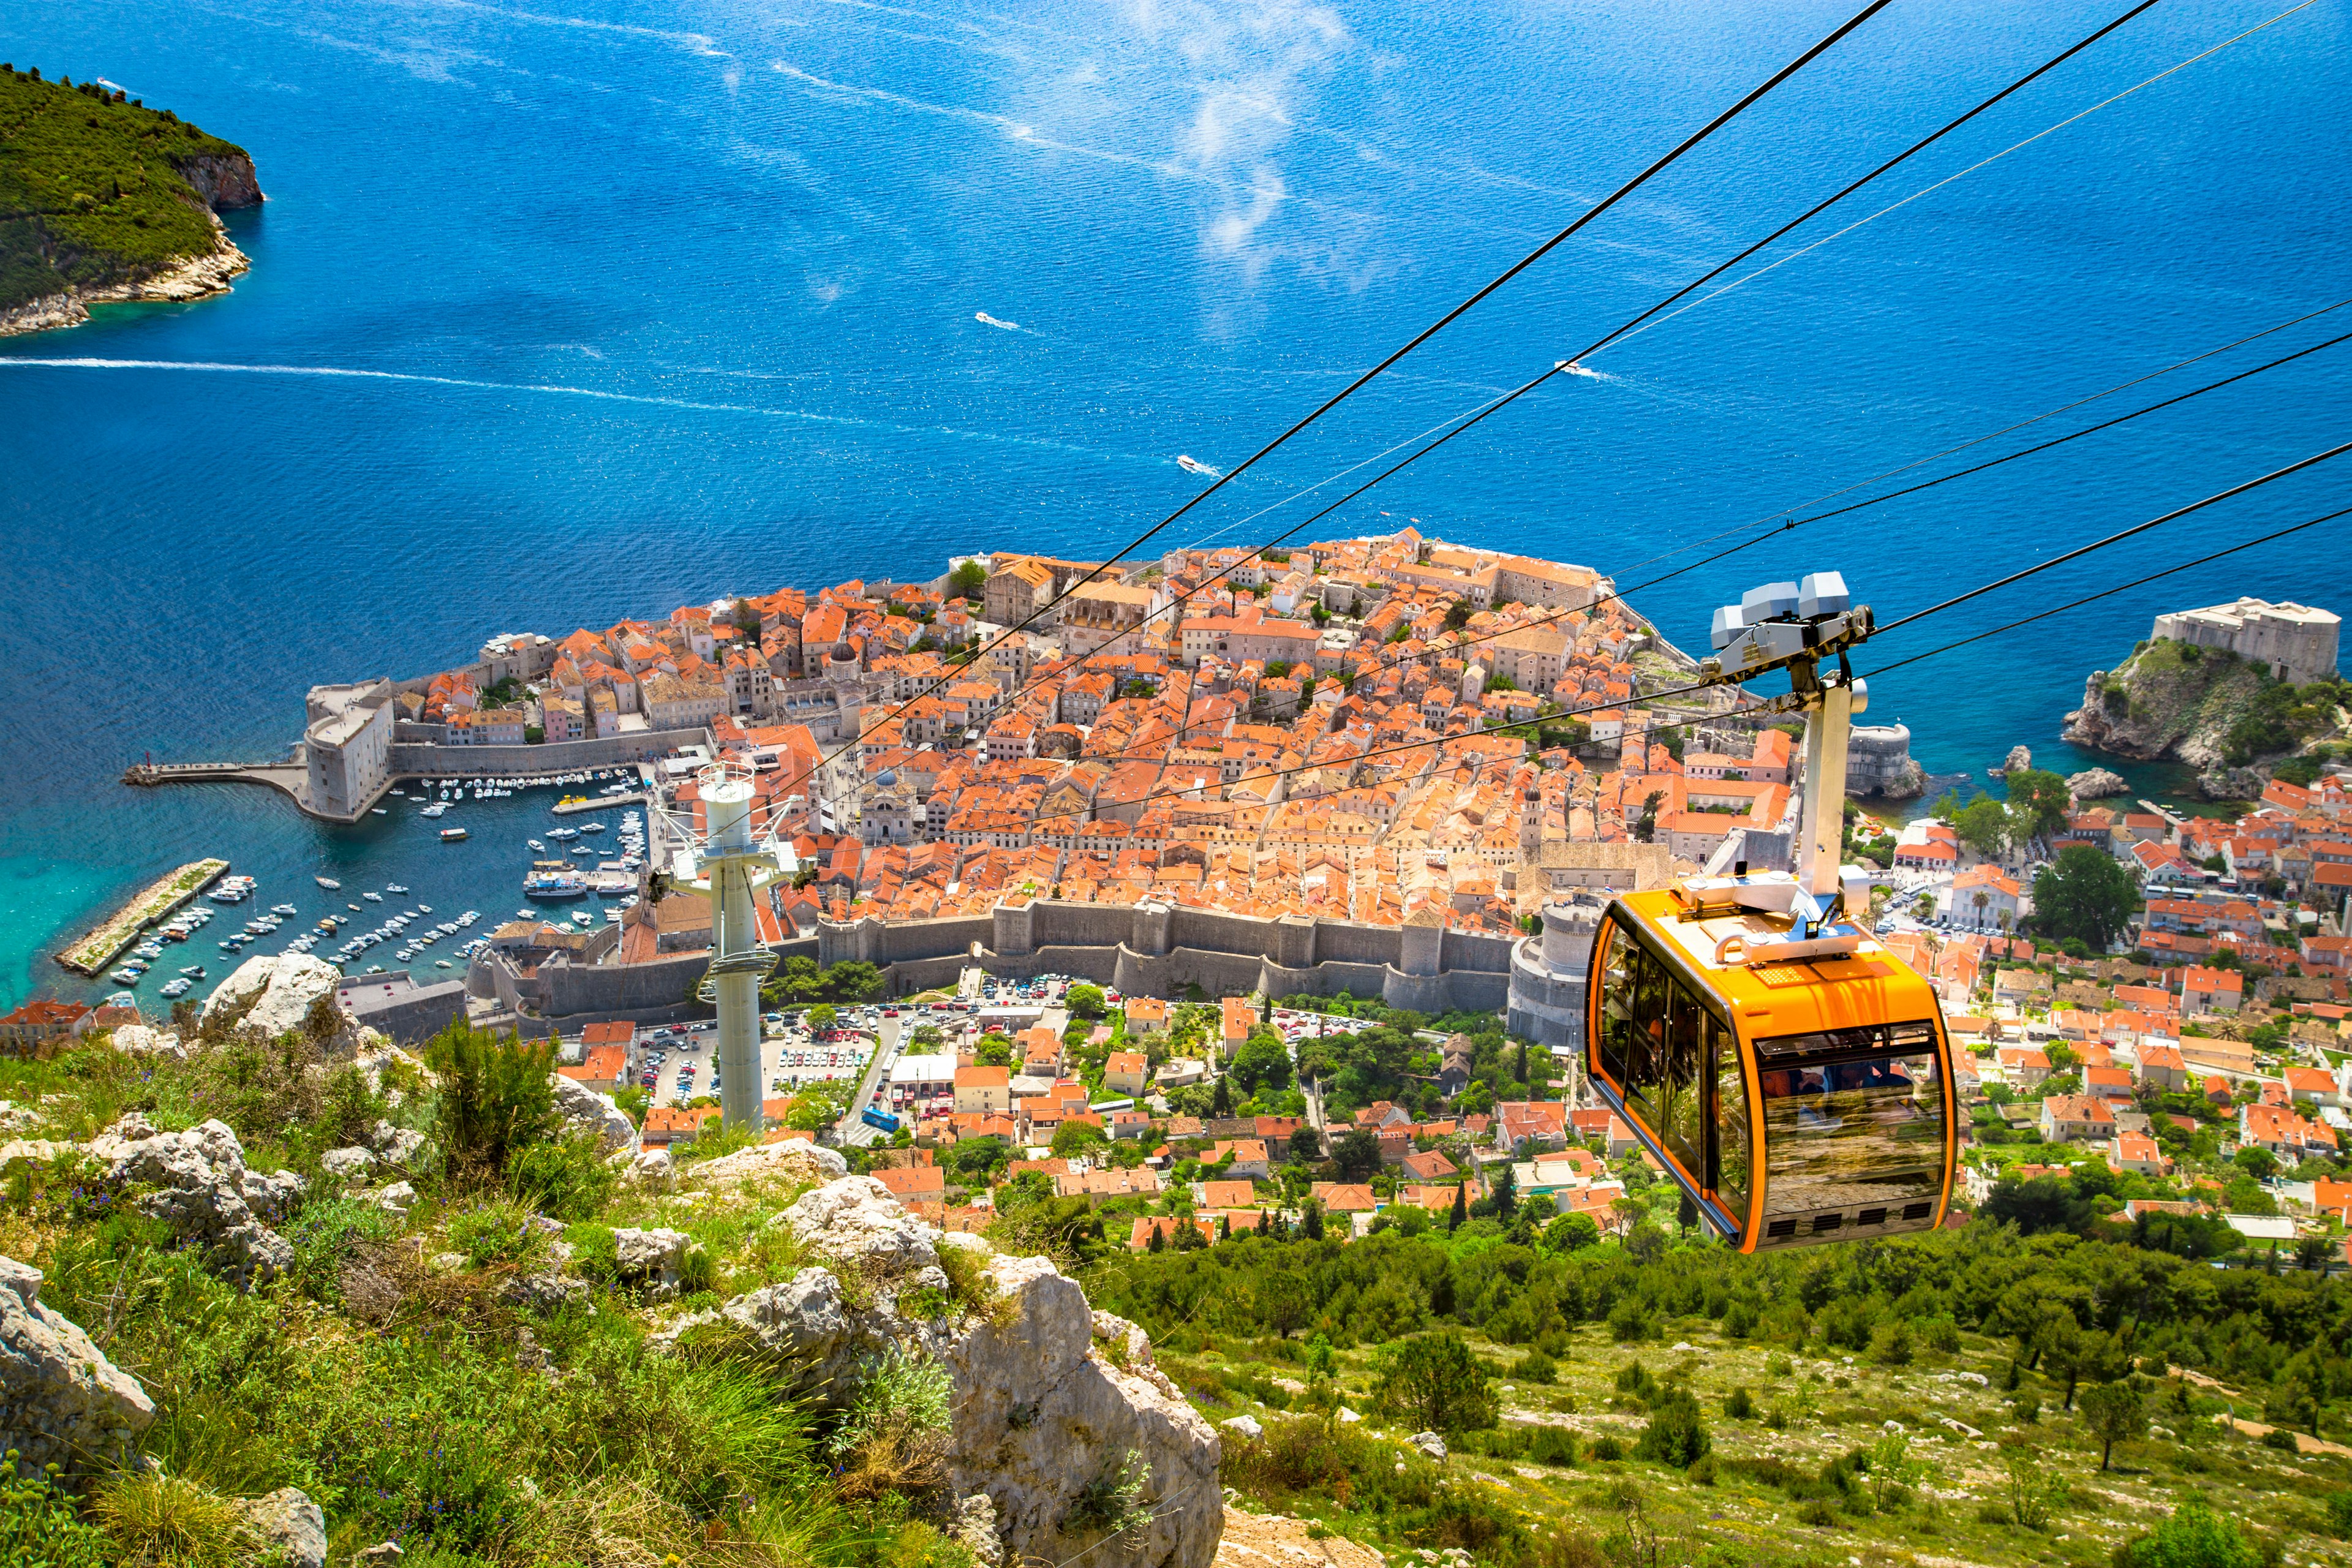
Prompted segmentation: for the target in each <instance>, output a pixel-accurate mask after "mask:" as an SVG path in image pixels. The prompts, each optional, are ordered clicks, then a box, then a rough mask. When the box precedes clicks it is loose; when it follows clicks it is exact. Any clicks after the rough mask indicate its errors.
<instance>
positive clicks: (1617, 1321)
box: [1609, 1296, 1651, 1345]
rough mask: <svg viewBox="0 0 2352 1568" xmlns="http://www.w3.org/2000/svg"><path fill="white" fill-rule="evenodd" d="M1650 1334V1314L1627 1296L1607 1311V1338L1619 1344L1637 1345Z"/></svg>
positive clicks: (1640, 1304) (1639, 1303)
mask: <svg viewBox="0 0 2352 1568" xmlns="http://www.w3.org/2000/svg"><path fill="white" fill-rule="evenodd" d="M1650 1334H1651V1324H1650V1314H1649V1313H1648V1312H1646V1311H1644V1310H1643V1307H1642V1303H1641V1302H1639V1301H1637V1300H1634V1299H1633V1297H1631V1296H1627V1297H1625V1298H1624V1299H1622V1300H1620V1301H1619V1302H1618V1303H1617V1304H1616V1305H1615V1306H1614V1307H1612V1308H1610V1309H1609V1337H1610V1338H1611V1339H1612V1340H1614V1341H1616V1342H1618V1343H1619V1344H1621V1345H1630V1344H1638V1343H1640V1342H1642V1341H1643V1340H1646V1339H1648V1338H1649V1337H1650Z"/></svg>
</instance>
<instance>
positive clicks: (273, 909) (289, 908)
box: [269, 904, 300, 915]
mask: <svg viewBox="0 0 2352 1568" xmlns="http://www.w3.org/2000/svg"><path fill="white" fill-rule="evenodd" d="M269 912H270V913H271V914H273V915H291V914H299V913H300V911H299V910H297V909H295V907H294V906H293V905H291V904H272V905H270V906H269Z"/></svg>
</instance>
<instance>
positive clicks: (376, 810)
mask: <svg viewBox="0 0 2352 1568" xmlns="http://www.w3.org/2000/svg"><path fill="white" fill-rule="evenodd" d="M370 809H372V810H373V812H374V813H375V815H376V816H383V807H382V806H380V805H379V806H373V807H371V808H370Z"/></svg>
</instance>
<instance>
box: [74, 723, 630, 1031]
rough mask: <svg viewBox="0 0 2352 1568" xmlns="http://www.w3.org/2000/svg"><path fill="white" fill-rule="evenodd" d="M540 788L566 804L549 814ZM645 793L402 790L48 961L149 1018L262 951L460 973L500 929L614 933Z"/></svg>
mask: <svg viewBox="0 0 2352 1568" xmlns="http://www.w3.org/2000/svg"><path fill="white" fill-rule="evenodd" d="M583 786H586V787H585V788H583ZM549 790H561V791H562V794H563V795H564V797H565V798H564V802H563V803H562V804H569V805H572V810H571V811H569V812H567V813H564V814H563V815H562V816H558V815H557V814H556V806H557V805H558V804H559V803H556V802H552V801H551V800H550V799H549V797H548V795H547V794H546V793H545V792H547V791H549ZM642 799H643V795H642V784H641V781H640V780H639V779H638V777H637V775H636V773H635V770H634V769H613V770H607V771H605V772H603V773H581V774H570V775H551V776H549V777H547V778H545V779H544V780H541V779H536V778H534V779H529V780H490V779H471V778H466V779H445V780H435V781H429V782H424V783H420V782H415V781H411V782H408V783H407V784H404V786H403V787H401V788H398V789H395V790H394V791H390V792H387V794H386V795H385V796H384V797H383V804H384V805H385V807H386V808H387V809H386V813H385V815H384V816H383V817H382V818H372V819H371V820H370V821H368V822H366V823H362V824H357V825H352V826H334V827H326V828H310V829H309V830H307V831H306V832H305V834H304V836H303V837H304V838H305V839H306V840H307V841H308V849H307V854H306V852H304V851H302V850H300V849H299V848H297V849H296V854H297V857H298V858H297V859H296V861H295V863H293V864H287V863H286V861H285V857H284V855H283V854H282V853H281V854H280V855H279V856H278V857H276V858H274V863H273V858H271V857H268V855H267V854H266V853H265V854H261V855H257V856H255V857H254V858H251V859H248V858H247V857H246V856H245V855H244V854H242V853H240V854H239V855H238V857H237V860H236V873H235V874H232V873H231V864H232V863H231V860H230V859H229V858H226V857H222V858H213V859H208V860H204V861H198V862H193V863H191V864H190V865H188V866H184V867H182V868H178V869H177V870H175V871H173V873H172V874H171V875H170V876H168V877H166V878H163V879H161V880H159V881H157V882H155V883H153V884H152V885H151V886H149V887H147V888H145V889H142V891H141V892H139V893H138V894H137V895H136V896H135V897H133V898H132V899H131V900H129V901H128V902H127V903H125V904H124V905H123V906H122V907H121V909H120V910H117V911H116V912H115V913H114V914H113V915H112V916H110V917H109V919H108V920H107V921H106V922H105V923H104V924H103V925H101V926H100V927H99V928H97V929H96V930H94V931H91V932H90V933H89V935H88V936H86V937H84V938H83V939H82V940H81V941H80V942H77V943H75V944H74V945H73V946H72V947H71V948H69V949H67V950H65V951H63V952H58V954H57V957H58V962H59V963H63V964H65V965H66V966H67V967H68V968H71V969H73V970H74V972H75V973H81V974H88V975H91V976H93V977H100V980H101V984H104V983H106V982H110V983H111V984H113V985H114V986H116V987H120V989H117V990H114V991H112V992H111V993H110V994H104V995H103V1000H106V1001H109V1002H114V1003H121V1004H128V1005H144V1006H145V1007H146V1009H147V1010H149V1011H161V1010H162V1008H163V1006H164V1005H169V1004H170V1003H172V1002H174V1001H177V1000H178V999H180V998H182V997H185V996H191V995H193V997H194V999H195V1000H199V1001H200V1000H202V999H203V996H204V994H205V991H206V989H207V988H208V987H209V986H210V985H215V984H219V982H220V981H221V980H222V979H224V978H226V975H227V974H228V973H230V972H231V971H232V970H234V969H235V968H236V965H237V964H238V963H241V962H243V961H244V960H245V959H246V958H248V957H251V956H254V955H255V954H257V953H268V954H276V953H280V952H304V953H310V954H311V955H312V956H314V957H316V958H319V959H320V960H322V961H324V962H326V963H331V964H333V965H334V966H335V967H336V968H338V969H339V970H341V972H342V973H345V974H347V975H351V976H352V977H355V978H356V977H359V976H362V975H390V974H393V973H409V974H410V975H411V976H412V977H413V978H414V979H415V980H416V981H417V982H419V983H420V984H434V983H438V982H442V981H448V980H454V979H458V978H461V977H462V976H463V974H464V973H465V971H466V968H467V963H468V962H469V961H470V960H471V959H472V957H473V956H474V955H475V953H477V952H479V951H480V950H481V948H482V947H483V946H485V945H486V944H487V943H488V941H489V937H490V933H491V932H492V931H495V930H496V929H497V928H498V926H499V925H500V924H502V923H504V922H505V921H507V920H509V919H529V920H531V921H547V922H550V923H554V924H559V925H563V926H565V927H567V928H569V929H576V930H579V931H592V930H595V929H597V928H599V927H602V926H605V925H611V924H616V923H618V921H620V920H621V919H622V917H623V915H624V913H625V910H627V909H628V908H629V907H630V906H631V905H633V904H634V903H635V901H636V893H637V889H638V883H639V877H640V874H641V872H642V869H643V868H644V865H645V855H646V824H645V819H644V815H643V812H642V809H641V808H639V805H638V803H640V802H641V801H642ZM583 808H584V809H583ZM225 815H233V814H225ZM566 816H568V817H569V818H570V820H568V821H567V820H565V817H566ZM583 816H584V817H586V818H587V819H586V820H582V818H583ZM453 830H454V831H453ZM314 835H315V837H313V836H314ZM232 847H236V846H234V845H233V846H232ZM289 847H291V846H289ZM509 848H511V849H512V850H514V851H516V852H517V854H518V855H519V857H520V861H521V864H520V868H518V866H517V863H516V860H515V859H514V858H509V856H508V853H507V851H508V850H509ZM575 852H576V853H575ZM300 858H308V859H309V861H310V863H309V864H307V865H305V864H301V863H300ZM518 870H520V879H521V881H522V883H523V889H522V890H523V893H524V900H523V903H524V907H523V908H520V909H519V910H516V911H515V913H514V914H513V915H512V916H500V915H499V914H496V913H494V912H489V911H495V910H497V909H498V908H499V894H500V893H501V892H503V893H504V894H505V897H506V899H507V900H509V901H511V900H514V899H515V892H514V890H513V889H515V887H516V883H515V882H513V881H508V880H506V879H508V878H511V877H516V876H517V875H518ZM199 894H202V895H203V897H201V898H200V897H198V895H199ZM551 906H553V907H551ZM565 906H570V907H568V908H567V907H565ZM224 914H226V915H227V916H228V919H227V920H226V921H223V920H222V919H221V917H222V916H223V915H224ZM240 917H244V918H240ZM232 926H233V927H234V928H235V929H226V928H228V927H232ZM151 928H152V929H151ZM207 937H209V938H210V939H211V941H212V943H213V946H212V950H210V951H206V950H205V949H204V947H203V939H205V938H207ZM134 943H135V944H136V945H135V946H134V945H133V944H134ZM175 946H176V947H178V948H179V950H180V951H179V952H176V953H174V952H173V948H174V947H175ZM191 947H194V948H195V949H197V951H195V952H190V951H189V949H190V948H191ZM174 958H177V959H179V960H181V961H182V962H179V963H173V962H172V960H173V959H174ZM69 959H71V960H74V961H75V962H72V963H68V960H69ZM118 960H119V961H120V962H118ZM191 960H193V961H195V962H189V961H191ZM98 999H100V997H97V996H93V997H92V1000H98Z"/></svg>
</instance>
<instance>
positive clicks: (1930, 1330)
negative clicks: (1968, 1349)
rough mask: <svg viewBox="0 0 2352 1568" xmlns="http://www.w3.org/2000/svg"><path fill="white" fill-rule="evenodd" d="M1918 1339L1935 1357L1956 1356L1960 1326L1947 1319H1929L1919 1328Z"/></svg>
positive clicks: (1958, 1346) (1958, 1347)
mask: <svg viewBox="0 0 2352 1568" xmlns="http://www.w3.org/2000/svg"><path fill="white" fill-rule="evenodd" d="M1919 1337H1920V1338H1921V1339H1922V1340H1924V1341H1926V1342H1927V1348H1928V1349H1929V1350H1931V1351H1934V1352H1936V1353H1937V1355H1957V1354H1958V1353H1959V1349H1960V1326H1959V1325H1958V1323H1956V1322H1954V1321H1952V1320H1951V1319H1949V1318H1930V1319H1928V1320H1927V1321H1926V1322H1925V1323H1922V1324H1921V1325H1920V1326H1919Z"/></svg>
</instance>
